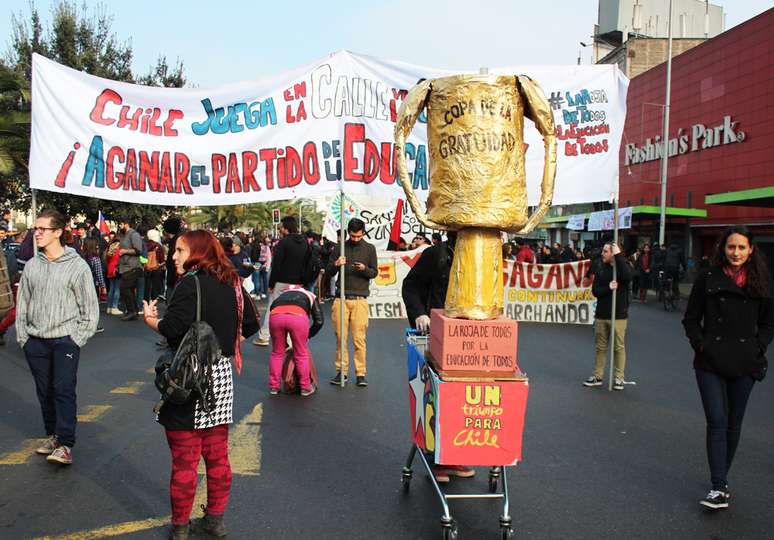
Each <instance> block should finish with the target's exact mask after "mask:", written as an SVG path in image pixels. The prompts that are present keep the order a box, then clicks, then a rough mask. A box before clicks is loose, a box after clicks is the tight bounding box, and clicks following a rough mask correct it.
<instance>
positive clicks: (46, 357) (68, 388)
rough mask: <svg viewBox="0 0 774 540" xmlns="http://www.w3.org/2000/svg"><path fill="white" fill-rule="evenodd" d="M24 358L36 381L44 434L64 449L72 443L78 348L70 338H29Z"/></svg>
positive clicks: (25, 346) (73, 442)
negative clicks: (56, 440)
mask: <svg viewBox="0 0 774 540" xmlns="http://www.w3.org/2000/svg"><path fill="white" fill-rule="evenodd" d="M24 355H25V356H26V357H27V363H28V364H29V366H30V371H31V372H32V376H33V377H34V378H35V390H36V392H37V394H38V401H39V402H40V410H41V412H42V413H43V427H44V428H45V430H46V435H48V436H49V437H50V436H51V435H56V438H57V439H58V440H59V442H60V443H62V444H63V445H65V446H69V447H72V446H73V445H74V444H75V425H76V423H77V415H76V414H77V406H76V403H75V385H76V384H77V373H78V360H79V359H80V356H81V348H80V347H78V345H76V344H75V342H74V341H73V340H72V339H71V338H70V336H65V337H60V338H50V339H42V338H36V337H32V336H30V337H29V339H28V340H27V343H25V344H24Z"/></svg>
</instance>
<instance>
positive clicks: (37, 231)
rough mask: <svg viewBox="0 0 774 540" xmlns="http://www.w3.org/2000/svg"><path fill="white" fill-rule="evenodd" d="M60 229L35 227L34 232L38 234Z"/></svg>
mask: <svg viewBox="0 0 774 540" xmlns="http://www.w3.org/2000/svg"><path fill="white" fill-rule="evenodd" d="M58 228H59V227H33V228H32V230H33V231H35V232H36V233H44V232H46V231H55V230H57V229H58Z"/></svg>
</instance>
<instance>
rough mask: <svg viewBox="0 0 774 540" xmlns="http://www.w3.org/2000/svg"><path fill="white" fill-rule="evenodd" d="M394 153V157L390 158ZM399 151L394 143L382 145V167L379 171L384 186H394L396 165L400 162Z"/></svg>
mask: <svg viewBox="0 0 774 540" xmlns="http://www.w3.org/2000/svg"><path fill="white" fill-rule="evenodd" d="M390 151H392V156H390ZM397 156H398V149H397V148H396V147H395V145H393V144H392V143H388V142H383V143H382V166H381V170H380V171H379V178H380V179H381V181H382V183H384V184H387V185H389V184H394V183H395V176H396V172H397V169H396V165H395V164H396V163H397V161H398V157H397Z"/></svg>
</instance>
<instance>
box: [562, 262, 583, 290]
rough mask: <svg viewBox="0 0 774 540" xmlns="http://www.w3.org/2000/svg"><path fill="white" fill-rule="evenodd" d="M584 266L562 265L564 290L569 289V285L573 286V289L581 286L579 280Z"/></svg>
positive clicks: (581, 277)
mask: <svg viewBox="0 0 774 540" xmlns="http://www.w3.org/2000/svg"><path fill="white" fill-rule="evenodd" d="M584 267H585V264H565V265H564V288H565V289H567V288H569V287H570V284H571V283H572V284H574V285H575V287H580V286H581V280H582V279H583V274H584V273H585V272H583V269H584Z"/></svg>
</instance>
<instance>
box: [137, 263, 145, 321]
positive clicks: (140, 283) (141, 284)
mask: <svg viewBox="0 0 774 540" xmlns="http://www.w3.org/2000/svg"><path fill="white" fill-rule="evenodd" d="M144 299H145V272H144V271H143V270H140V276H139V277H138V278H137V309H136V310H135V311H142V301H143V300H144Z"/></svg>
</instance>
